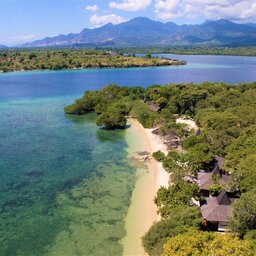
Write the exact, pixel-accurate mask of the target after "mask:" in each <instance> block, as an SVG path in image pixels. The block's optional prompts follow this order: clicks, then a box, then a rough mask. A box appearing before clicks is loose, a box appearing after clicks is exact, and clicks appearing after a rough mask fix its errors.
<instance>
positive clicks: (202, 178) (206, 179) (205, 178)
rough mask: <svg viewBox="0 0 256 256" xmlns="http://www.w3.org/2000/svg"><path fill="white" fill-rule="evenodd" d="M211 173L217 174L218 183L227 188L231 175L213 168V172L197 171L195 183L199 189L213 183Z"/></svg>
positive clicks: (206, 187) (205, 188)
mask: <svg viewBox="0 0 256 256" xmlns="http://www.w3.org/2000/svg"><path fill="white" fill-rule="evenodd" d="M212 175H218V176H219V183H220V184H221V185H222V186H223V187H224V188H225V189H228V188H229V182H230V180H231V175H228V174H222V173H220V172H219V171H217V170H214V171H213V172H210V173H209V172H205V173H202V172H199V173H198V177H197V184H198V186H199V188H200V189H204V190H208V188H209V186H211V185H212V184H213V180H212Z"/></svg>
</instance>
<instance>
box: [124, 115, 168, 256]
mask: <svg viewBox="0 0 256 256" xmlns="http://www.w3.org/2000/svg"><path fill="white" fill-rule="evenodd" d="M128 123H129V124H130V125H131V126H130V128H129V129H128V130H127V134H126V141H127V142H128V145H129V148H128V154H129V156H130V157H131V159H132V158H133V159H136V161H138V162H139V166H138V167H137V168H138V172H137V175H138V179H137V182H136V184H135V188H134V191H133V194H132V198H131V205H130V207H129V209H128V213H127V215H126V218H125V229H126V232H127V235H126V237H125V238H124V239H123V240H122V244H123V247H124V253H123V255H124V256H143V255H147V254H146V253H145V251H144V249H143V247H142V246H141V237H142V236H143V235H144V234H145V233H146V232H147V230H148V229H149V228H150V227H151V225H152V224H153V223H154V222H155V221H157V220H159V216H158V215H157V208H156V206H155V204H154V197H155V196H156V193H157V191H158V189H159V188H160V187H161V186H168V181H169V174H168V173H167V172H166V171H165V170H164V169H163V167H162V164H161V163H158V162H157V161H155V160H154V159H153V158H152V157H149V159H148V160H147V161H145V162H144V161H143V158H144V157H143V156H140V155H138V152H142V151H146V152H148V153H149V154H150V155H151V154H152V153H153V152H155V151H158V150H161V151H163V152H164V153H167V151H168V150H167V146H166V145H165V144H164V143H163V140H162V139H161V138H160V137H159V136H158V135H155V134H153V133H152V130H153V129H145V128H143V126H142V125H141V124H140V123H139V122H138V121H137V120H135V119H129V120H128Z"/></svg>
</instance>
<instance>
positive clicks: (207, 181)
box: [197, 156, 237, 231]
mask: <svg viewBox="0 0 256 256" xmlns="http://www.w3.org/2000/svg"><path fill="white" fill-rule="evenodd" d="M224 163H225V160H224V158H222V157H219V156H215V157H214V168H213V170H212V171H211V172H205V171H203V170H202V171H199V172H198V177H197V184H198V186H199V189H200V193H201V194H202V195H203V196H204V198H205V201H204V203H203V204H201V205H200V210H201V213H202V217H203V219H204V225H205V227H206V228H207V229H210V230H213V231H226V230H227V226H228V221H229V218H230V217H231V216H232V207H231V204H232V203H233V202H234V201H235V200H236V199H237V198H236V197H235V195H234V193H231V192H230V190H229V182H230V181H231V175H229V174H226V173H225V172H224V171H223V169H222V168H223V165H224ZM213 184H219V185H221V187H222V188H223V191H222V192H221V193H220V194H219V195H218V196H217V197H213V196H211V195H210V187H211V185H213Z"/></svg>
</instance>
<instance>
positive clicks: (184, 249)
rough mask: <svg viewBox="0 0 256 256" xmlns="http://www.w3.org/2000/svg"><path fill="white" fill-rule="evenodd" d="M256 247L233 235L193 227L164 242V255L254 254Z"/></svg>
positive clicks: (211, 255) (226, 255)
mask: <svg viewBox="0 0 256 256" xmlns="http://www.w3.org/2000/svg"><path fill="white" fill-rule="evenodd" d="M255 253H256V251H255V247H254V245H253V243H251V242H249V241H243V240H240V239H238V238H237V237H233V236H231V235H228V234H226V235H223V234H219V233H210V232H202V231H197V230H193V229H191V230H190V231H189V232H186V233H183V234H180V235H178V236H175V237H173V238H169V239H168V240H167V242H166V243H165V244H164V249H163V254H162V255H163V256H173V255H175V256H189V255H191V256H192V255H193V256H216V255H218V256H228V255H232V256H241V255H244V256H253V255H255Z"/></svg>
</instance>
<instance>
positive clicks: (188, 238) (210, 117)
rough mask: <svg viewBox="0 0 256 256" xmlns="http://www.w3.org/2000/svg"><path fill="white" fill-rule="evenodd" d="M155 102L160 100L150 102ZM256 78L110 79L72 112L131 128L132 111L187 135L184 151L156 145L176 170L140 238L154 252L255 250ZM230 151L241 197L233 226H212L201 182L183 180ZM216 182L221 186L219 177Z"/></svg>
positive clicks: (147, 123)
mask: <svg viewBox="0 0 256 256" xmlns="http://www.w3.org/2000/svg"><path fill="white" fill-rule="evenodd" d="M152 106H154V107H152ZM255 109H256V82H254V83H242V84H239V85H233V84H225V83H210V82H204V83H202V84H169V85H165V86H160V85H152V86H149V87H148V88H146V89H144V88H141V87H122V86H117V85H109V86H107V87H105V88H103V89H101V90H98V91H87V92H85V93H84V95H83V96H82V97H81V98H80V99H77V100H76V101H75V102H74V103H73V104H72V105H69V106H67V107H65V109H64V111H65V113H66V114H76V115H82V114H86V113H88V112H92V111H93V112H96V113H97V121H96V122H97V125H99V126H101V127H104V128H106V129H116V128H122V129H123V128H125V127H126V117H127V116H132V117H134V118H137V119H138V120H139V122H140V123H141V124H142V125H143V126H144V127H159V126H160V127H161V128H160V129H159V133H160V134H162V135H166V134H169V135H173V134H175V135H177V136H179V137H180V138H181V143H182V147H183V149H184V152H179V151H176V150H174V149H171V148H170V151H169V153H168V155H167V156H165V155H164V154H163V153H162V152H155V153H154V154H153V156H154V157H155V158H156V159H157V160H158V161H162V162H163V165H164V167H165V169H166V171H168V172H169V173H170V178H171V181H172V185H171V186H169V188H160V190H159V191H158V193H157V195H156V197H155V203H156V205H157V207H158V212H159V214H160V215H161V217H162V219H161V220H160V221H159V222H157V223H155V224H154V225H153V226H152V227H151V228H150V230H149V231H148V232H147V233H146V234H145V235H144V237H143V238H142V243H143V246H144V248H145V250H146V252H147V253H148V254H149V255H152V256H153V255H164V256H167V255H177V256H179V255H207V256H208V255H212V256H213V255H220V256H222V255H237V256H238V255H245V256H246V255H248V256H250V255H251V256H253V255H256V168H255V166H256V151H255V148H256V111H255ZM177 116H185V117H187V118H193V119H194V120H195V121H196V123H197V125H198V126H199V127H200V130H201V132H200V134H197V135H195V134H194V133H192V132H190V131H188V129H187V127H186V126H185V125H182V124H176V122H175V120H176V118H177ZM215 155H219V156H222V157H224V158H225V165H224V167H223V168H224V170H225V171H226V172H228V173H230V174H231V175H232V181H231V184H230V186H231V188H232V190H233V191H235V192H236V193H238V195H239V197H240V199H239V200H237V201H235V202H234V203H233V205H232V207H233V215H232V218H231V220H230V224H229V229H230V232H229V233H228V234H226V235H223V234H219V233H213V232H209V231H208V230H205V228H204V227H203V226H202V217H201V214H200V210H199V208H198V207H196V206H193V205H191V198H195V199H197V200H198V201H200V200H201V195H200V193H199V188H198V185H197V184H194V183H189V182H187V181H185V180H184V177H186V176H188V175H189V176H196V175H197V171H198V170H199V169H201V168H204V169H207V168H210V167H211V166H212V161H213V157H214V156H215ZM215 185H216V186H215V187H214V188H213V192H214V195H215V196H216V194H218V193H219V192H220V189H219V188H218V186H219V184H217V183H216V184H215Z"/></svg>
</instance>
